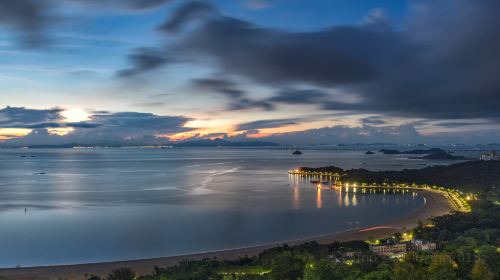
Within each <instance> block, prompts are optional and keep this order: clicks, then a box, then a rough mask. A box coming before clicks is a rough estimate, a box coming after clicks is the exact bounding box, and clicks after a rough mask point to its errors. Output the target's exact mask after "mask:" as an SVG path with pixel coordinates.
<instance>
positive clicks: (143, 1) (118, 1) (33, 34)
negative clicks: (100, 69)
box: [0, 0, 173, 47]
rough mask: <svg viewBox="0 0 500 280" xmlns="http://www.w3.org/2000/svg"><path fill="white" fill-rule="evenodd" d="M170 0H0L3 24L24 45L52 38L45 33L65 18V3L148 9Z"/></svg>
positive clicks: (41, 42) (45, 41)
mask: <svg viewBox="0 0 500 280" xmlns="http://www.w3.org/2000/svg"><path fill="white" fill-rule="evenodd" d="M169 2H173V0H0V26H3V27H6V28H8V29H9V30H11V31H13V32H15V33H16V35H18V36H19V38H20V39H21V41H22V42H23V43H24V44H25V45H27V46H30V47H40V46H43V45H46V44H47V43H49V42H50V41H51V40H50V39H49V38H47V36H46V34H45V30H46V29H47V27H49V26H50V25H53V24H56V23H61V22H64V19H66V16H65V15H64V14H63V13H62V12H61V11H62V10H63V8H62V7H63V6H64V5H67V4H71V3H73V4H80V5H81V6H82V8H86V7H88V6H99V7H103V6H106V7H109V8H112V9H123V8H125V9H129V10H146V9H151V8H156V7H159V6H161V5H164V4H167V3H169Z"/></svg>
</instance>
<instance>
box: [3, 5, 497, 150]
mask: <svg viewBox="0 0 500 280" xmlns="http://www.w3.org/2000/svg"><path fill="white" fill-rule="evenodd" d="M498 34H500V2H499V1H496V0H442V1H431V0H412V1H406V0H399V1H394V0H386V1H382V0H369V1H352V0H316V1H307V0H212V1H208V0H207V1H189V0H0V145H37V144H64V143H79V144H162V143H167V142H174V141H186V140H196V139H207V138H209V139H214V138H224V139H226V140H228V141H250V140H265V141H273V142H277V143H280V144H291V145H294V144H296V145H312V144H338V143H375V142H391V143H430V144H432V143H467V144H473V143H483V144H487V143H494V142H496V143H498V142H500V140H499V139H498V138H499V136H500V130H499V128H500V76H499V73H500V37H499V36H498Z"/></svg>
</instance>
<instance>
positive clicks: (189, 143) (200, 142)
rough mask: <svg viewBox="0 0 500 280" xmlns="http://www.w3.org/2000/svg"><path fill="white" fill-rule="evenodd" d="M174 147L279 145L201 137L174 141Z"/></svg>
mask: <svg viewBox="0 0 500 280" xmlns="http://www.w3.org/2000/svg"><path fill="white" fill-rule="evenodd" d="M172 146H174V147H180V148H184V147H275V146H279V145H278V144H276V143H273V142H266V141H245V142H243V141H242V142H232V141H226V140H223V139H214V140H210V139H203V140H193V141H186V142H181V143H175V144H173V145H172Z"/></svg>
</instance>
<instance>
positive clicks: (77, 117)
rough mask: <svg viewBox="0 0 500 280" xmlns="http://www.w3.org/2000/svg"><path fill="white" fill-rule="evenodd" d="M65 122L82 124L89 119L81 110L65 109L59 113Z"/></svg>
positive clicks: (84, 111)
mask: <svg viewBox="0 0 500 280" xmlns="http://www.w3.org/2000/svg"><path fill="white" fill-rule="evenodd" d="M61 115H62V116H63V117H64V121H65V122H82V121H88V120H89V119H90V114H89V113H88V112H87V111H86V110H84V109H81V108H71V109H66V110H64V111H62V112H61Z"/></svg>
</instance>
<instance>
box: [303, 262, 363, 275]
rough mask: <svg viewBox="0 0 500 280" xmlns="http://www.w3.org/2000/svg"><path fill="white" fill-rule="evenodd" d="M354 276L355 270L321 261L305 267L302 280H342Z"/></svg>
mask: <svg viewBox="0 0 500 280" xmlns="http://www.w3.org/2000/svg"><path fill="white" fill-rule="evenodd" d="M356 275H357V270H355V269H354V268H352V267H351V266H349V265H347V264H344V263H337V262H333V261H331V260H321V261H319V262H318V263H317V264H309V265H307V266H306V269H305V272H304V280H337V279H338V280H344V279H349V278H351V279H352V278H354V277H355V276H356Z"/></svg>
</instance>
